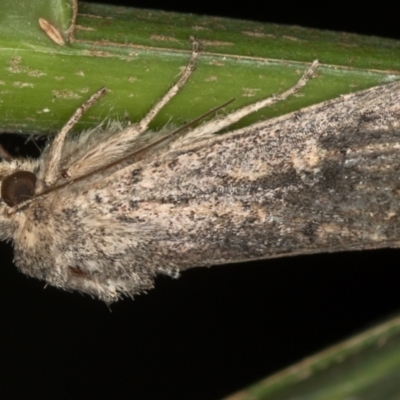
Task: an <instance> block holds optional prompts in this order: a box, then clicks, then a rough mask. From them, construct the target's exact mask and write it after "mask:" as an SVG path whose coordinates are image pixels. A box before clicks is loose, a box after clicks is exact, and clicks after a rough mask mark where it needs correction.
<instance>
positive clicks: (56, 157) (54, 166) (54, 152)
mask: <svg viewBox="0 0 400 400" xmlns="http://www.w3.org/2000/svg"><path fill="white" fill-rule="evenodd" d="M105 92H106V88H101V89H100V90H99V91H97V92H96V93H95V94H93V95H92V96H91V97H90V98H89V99H88V100H86V101H85V102H84V103H83V104H82V105H81V106H80V107H79V108H78V109H77V110H76V111H75V112H74V114H73V115H72V117H71V118H70V119H69V120H68V122H67V123H66V124H65V125H64V126H63V128H62V129H61V131H60V132H58V133H57V135H56V137H55V138H54V140H53V142H52V143H51V145H50V149H49V151H48V154H47V162H46V165H45V171H44V179H43V181H42V182H38V186H37V191H39V192H40V191H41V190H42V189H43V187H46V186H47V187H48V186H51V185H52V184H53V183H54V182H55V181H56V180H57V179H58V177H59V172H60V171H59V164H60V159H61V154H62V149H63V145H64V141H65V137H66V136H67V133H68V132H69V131H70V130H71V129H72V128H73V127H74V126H75V125H76V123H77V122H78V121H79V120H80V118H81V117H82V115H83V114H84V113H85V112H86V111H87V110H88V108H89V107H91V106H92V105H93V104H94V103H95V102H96V101H97V100H99V98H100V97H101V96H103V95H104V93H105Z"/></svg>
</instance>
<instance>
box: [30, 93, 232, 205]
mask: <svg viewBox="0 0 400 400" xmlns="http://www.w3.org/2000/svg"><path fill="white" fill-rule="evenodd" d="M233 101H235V99H231V100H229V101H227V102H226V103H224V104H221V105H220V106H218V107H215V108H213V109H212V110H210V111H207V112H206V113H205V114H203V115H201V116H200V117H197V118H195V119H194V120H192V121H190V122H188V123H187V124H185V125H183V126H182V127H180V128H178V129H176V130H175V131H173V132H171V133H170V134H168V135H166V136H163V137H162V138H160V139H158V140H156V141H155V142H153V143H150V144H149V145H147V146H145V147H143V148H141V149H139V150H136V151H134V152H133V153H131V154H128V155H127V156H125V157H122V158H120V159H119V160H116V161H114V162H112V163H110V164H107V165H105V166H104V167H101V168H98V169H96V170H94V171H91V172H88V173H87V174H85V175H82V176H78V177H77V178H75V179H71V180H69V181H67V182H64V183H62V184H60V185H58V186H55V187H51V188H49V189H45V190H43V191H42V192H40V193H37V194H36V195H35V196H34V198H36V197H40V196H42V195H45V194H47V193H50V192H53V191H54V190H58V189H61V188H63V187H65V186H67V185H69V184H71V183H73V182H78V181H81V180H84V179H86V178H87V177H89V176H92V175H95V174H97V173H98V172H101V171H105V170H107V169H109V168H112V167H113V166H115V165H117V164H120V163H121V162H124V161H126V160H129V159H130V158H132V157H135V158H136V159H137V160H141V159H143V157H144V155H145V153H146V152H148V151H149V150H151V149H152V148H154V147H156V146H158V145H159V144H160V143H163V142H166V141H168V140H169V139H171V138H172V137H173V136H176V135H178V134H179V133H181V132H182V131H184V130H185V129H187V128H189V127H191V126H192V125H194V124H196V123H197V122H199V121H201V120H202V119H204V118H206V117H208V116H209V115H210V114H213V113H215V112H217V111H218V110H220V109H221V108H223V107H226V106H227V105H229V104H231V103H232V102H233ZM25 204H26V202H25V203H24V205H25Z"/></svg>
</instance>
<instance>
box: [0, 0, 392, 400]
mask: <svg viewBox="0 0 400 400" xmlns="http://www.w3.org/2000/svg"><path fill="white" fill-rule="evenodd" d="M109 2H110V1H109ZM215 3H216V2H204V1H203V2H188V1H175V2H174V1H171V0H169V1H168V0H166V1H163V2H157V1H146V2H144V1H135V2H134V3H133V2H131V3H125V4H127V5H132V6H133V5H134V6H136V7H145V8H160V9H164V10H171V11H182V12H193V13H200V14H211V15H219V16H226V17H234V18H242V19H253V20H258V21H265V22H274V23H284V24H296V25H302V26H308V27H315V28H322V29H331V30H342V31H348V32H355V33H362V34H368V35H376V36H385V37H391V38H397V39H399V38H400V28H399V19H398V13H397V12H396V10H391V9H390V6H389V3H387V4H386V3H385V2H384V1H381V2H379V3H378V4H377V3H375V4H374V5H373V6H371V7H370V8H368V5H365V4H364V5H363V6H362V8H360V6H358V5H359V4H360V2H355V1H353V0H350V1H346V2H337V1H336V2H329V3H328V2H318V3H317V2H304V1H303V2H302V1H297V2H296V3H295V4H291V3H290V2H287V1H286V2H282V1H281V2H278V4H275V3H274V2H263V5H260V4H259V2H256V1H254V0H248V1H243V0H240V1H236V2H235V3H225V4H223V3H222V2H220V4H215ZM115 4H121V5H122V4H124V3H123V2H122V1H120V2H115ZM4 140H6V141H7V139H3V143H4ZM1 252H2V258H3V260H4V259H7V260H8V262H7V263H6V262H4V261H3V262H2V268H1V269H0V309H1V311H0V315H1V320H0V338H1V341H0V368H1V370H0V376H2V378H1V380H0V395H1V398H3V399H14V398H15V399H31V398H40V399H46V398H52V399H53V398H57V399H71V398H90V399H92V398H111V397H112V398H122V397H124V398H135V399H159V398H165V399H218V398H221V397H222V396H224V395H227V394H229V393H231V392H233V391H235V390H238V389H240V388H243V387H244V386H246V385H248V384H250V383H252V382H253V381H256V380H258V379H260V378H263V377H265V376H267V375H269V374H271V373H273V372H276V371H278V370H279V369H281V368H284V367H286V366H288V365H290V364H292V363H294V362H297V361H299V360H301V359H302V358H304V357H306V356H308V355H310V354H312V353H314V352H317V351H319V350H321V349H323V348H325V347H326V346H329V345H331V344H333V343H335V342H337V341H340V340H342V339H344V338H346V337H348V336H349V335H352V334H354V333H357V332H359V331H360V330H363V329H364V328H366V327H368V326H370V325H371V324H373V323H376V322H377V321H379V320H381V319H382V318H385V317H387V316H389V315H391V314H393V313H397V312H398V311H399V310H400V280H399V278H400V266H399V261H398V259H399V256H400V251H397V250H385V251H368V252H358V253H341V254H321V255H315V256H307V257H295V258H283V259H278V260H270V261H262V262H253V263H247V264H236V265H229V266H222V267H214V268H211V269H193V270H191V271H187V272H185V273H184V274H183V275H182V277H181V278H180V279H178V280H172V279H170V278H167V277H160V278H158V279H157V281H156V289H155V290H153V291H151V292H149V293H148V294H147V295H142V296H139V297H137V298H135V300H134V301H132V300H128V299H127V300H124V301H122V302H119V303H116V304H115V305H112V306H111V312H110V309H108V308H107V306H105V305H104V304H102V303H100V302H98V301H95V300H92V299H90V298H89V297H83V296H81V295H79V294H70V293H66V292H61V291H58V290H56V289H53V288H50V287H48V288H46V289H43V283H42V282H39V281H36V280H33V279H28V278H26V277H25V276H23V275H22V274H20V273H19V272H18V271H17V270H16V268H15V267H13V266H12V264H11V260H12V249H11V246H9V245H5V244H2V247H1Z"/></svg>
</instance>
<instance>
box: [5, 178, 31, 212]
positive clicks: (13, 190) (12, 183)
mask: <svg viewBox="0 0 400 400" xmlns="http://www.w3.org/2000/svg"><path fill="white" fill-rule="evenodd" d="M35 185H36V175H35V174H34V173H33V172H29V171H17V172H14V173H13V174H11V175H9V176H7V177H6V178H4V179H3V183H2V185H1V198H2V199H3V200H4V202H5V203H6V204H7V205H8V206H10V207H13V206H16V205H17V204H19V203H22V202H23V201H25V200H29V199H30V198H31V197H32V196H33V195H34V194H35Z"/></svg>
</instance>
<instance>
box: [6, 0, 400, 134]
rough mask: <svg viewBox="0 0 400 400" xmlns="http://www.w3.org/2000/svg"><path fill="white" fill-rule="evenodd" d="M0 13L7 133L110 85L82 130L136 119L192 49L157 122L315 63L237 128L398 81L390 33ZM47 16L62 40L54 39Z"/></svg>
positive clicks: (270, 87) (136, 15)
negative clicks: (199, 50)
mask: <svg viewBox="0 0 400 400" xmlns="http://www.w3.org/2000/svg"><path fill="white" fill-rule="evenodd" d="M3 3H6V4H5V5H4V7H3V8H2V11H1V14H0V22H1V23H0V36H1V37H2V43H1V48H0V68H1V70H2V71H3V73H2V77H1V80H0V92H1V93H0V99H1V103H0V115H1V125H0V130H1V131H3V132H4V131H8V132H23V133H28V132H29V133H48V132H55V131H57V130H58V129H60V127H61V126H62V125H63V123H64V122H65V121H66V120H67V119H68V117H69V116H70V115H71V114H72V113H73V111H74V110H75V109H76V108H77V107H79V105H80V104H82V102H83V101H84V100H85V99H87V98H88V97H89V95H90V94H92V93H94V92H95V91H96V90H98V89H99V88H100V87H102V86H106V87H107V88H108V89H109V94H108V95H107V96H106V97H105V98H103V99H102V100H101V101H100V102H99V103H98V104H97V105H95V106H94V107H93V108H92V109H91V110H90V111H89V112H88V113H87V115H85V117H84V118H83V120H82V122H81V123H80V125H79V126H78V127H77V129H82V128H87V127H90V126H93V125H95V124H98V123H100V122H101V121H103V120H104V119H107V118H119V119H124V118H126V116H127V115H128V116H129V119H130V120H131V121H137V120H139V119H140V117H141V116H143V115H144V114H145V113H146V111H147V110H148V109H149V108H150V106H151V105H152V104H153V103H154V102H155V101H156V100H157V99H158V98H159V97H160V96H161V95H162V94H163V93H165V92H166V90H167V89H168V88H169V87H170V86H171V85H172V84H173V82H174V81H175V80H176V79H177V76H178V75H179V73H180V71H181V69H182V68H183V67H184V66H185V65H186V63H187V61H188V58H189V55H190V51H191V49H190V44H189V42H188V38H189V37H190V36H191V35H194V36H195V37H196V38H198V40H199V41H200V42H201V44H202V47H203V54H202V56H201V57H200V61H199V62H198V65H197V69H196V71H195V72H194V74H193V76H192V77H191V79H190V81H189V83H188V84H187V85H186V86H185V88H184V89H183V90H182V92H181V93H180V94H179V95H178V96H176V98H174V99H173V100H172V101H171V103H170V104H168V105H167V106H166V107H165V108H164V109H163V110H162V112H161V113H160V115H159V116H158V117H157V119H156V120H155V121H154V124H153V125H154V127H156V128H160V127H162V126H163V125H164V124H166V123H167V122H170V121H172V122H173V123H175V124H182V123H183V122H186V121H188V120H191V119H193V118H195V117H197V116H199V115H201V114H202V113H204V112H206V111H208V110H210V109H211V108H213V107H215V106H218V105H220V104H222V103H224V102H225V101H227V100H229V99H231V98H236V101H235V102H234V103H233V104H232V105H230V106H229V107H227V110H226V111H229V109H233V108H238V107H240V106H242V105H245V104H249V103H252V102H254V101H256V100H258V99H260V98H262V97H265V96H269V95H272V94H274V93H277V92H280V91H283V90H285V89H287V88H288V87H290V86H291V85H293V84H294V83H295V82H296V80H297V79H298V78H299V76H300V74H301V73H302V72H303V71H304V69H305V68H306V66H307V65H309V63H311V62H312V61H313V60H314V59H316V58H318V59H319V60H320V62H321V63H322V65H321V66H320V68H319V69H318V74H317V76H316V77H315V78H314V79H313V81H312V82H311V83H310V84H309V85H308V86H307V87H306V88H305V89H304V90H303V91H302V92H301V93H300V94H299V96H297V97H293V98H291V99H289V100H288V101H286V102H284V103H283V104H278V105H276V106H274V107H271V108H270V109H267V110H263V111H260V112H258V113H257V114H256V115H253V116H250V117H248V118H246V119H245V120H244V121H242V122H241V123H240V125H241V126H243V125H245V124H249V123H250V122H254V121H257V120H260V119H263V118H268V117H272V116H276V115H279V114H283V113H287V112H289V111H293V110H296V109H299V108H301V107H304V106H307V105H310V104H313V103H318V102H321V101H323V100H327V99H330V98H334V97H337V96H339V95H340V94H345V93H348V92H351V91H357V90H360V89H363V88H366V87H370V86H374V85H379V84H384V83H387V82H391V81H393V80H394V79H398V77H399V72H398V71H399V69H400V59H399V57H396V54H398V50H399V48H400V45H399V43H398V42H396V41H393V40H388V39H380V38H370V37H362V36H357V35H350V34H342V33H334V32H328V31H318V30H311V29H304V28H299V27H287V26H279V25H273V24H261V23H256V22H249V21H240V20H229V19H223V18H215V17H204V16H196V15H185V14H177V13H166V12H163V11H149V10H138V9H134V8H123V7H113V6H105V5H97V4H85V3H80V4H79V9H78V14H77V17H76V21H75V19H74V10H75V3H74V2H73V1H70V0H41V1H40V0H36V1H32V0H20V1H10V0H6V1H5V2H3ZM39 18H42V19H45V20H46V21H49V22H50V23H51V24H52V25H53V26H54V27H55V28H56V29H58V30H59V32H60V33H61V35H62V36H63V37H64V38H65V41H66V45H64V46H60V45H58V44H56V43H55V42H54V41H52V40H51V39H50V38H49V37H48V36H47V35H46V34H45V32H44V31H42V30H41V28H40V26H39V22H38V21H39Z"/></svg>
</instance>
